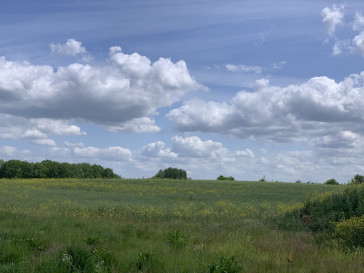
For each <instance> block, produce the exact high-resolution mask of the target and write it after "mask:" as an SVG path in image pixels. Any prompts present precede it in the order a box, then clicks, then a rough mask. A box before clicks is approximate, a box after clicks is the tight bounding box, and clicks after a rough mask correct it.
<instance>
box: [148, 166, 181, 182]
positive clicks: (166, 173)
mask: <svg viewBox="0 0 364 273" xmlns="http://www.w3.org/2000/svg"><path fill="white" fill-rule="evenodd" d="M153 178H162V179H163V178H169V179H187V172H186V171H185V170H182V169H176V168H171V167H169V168H167V169H164V170H159V172H158V173H157V174H156V175H155V176H153Z"/></svg>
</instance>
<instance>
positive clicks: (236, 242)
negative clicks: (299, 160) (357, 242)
mask: <svg viewBox="0 0 364 273" xmlns="http://www.w3.org/2000/svg"><path fill="white" fill-rule="evenodd" d="M341 187H342V186H329V185H319V184H314V185H311V184H310V185H307V184H293V183H264V182H234V181H219V182H218V181H191V180H187V181H186V180H185V181H170V180H154V179H152V180H149V179H145V180H126V179H122V180H121V179H117V180H115V179H112V180H76V179H64V180H0V244H1V248H0V272H223V271H218V268H219V266H220V268H221V267H222V266H223V264H224V265H226V264H229V263H230V265H231V268H232V269H231V271H227V272H364V269H363V268H364V253H363V252H362V251H361V250H360V249H358V250H356V251H352V252H345V251H342V250H341V249H340V248H338V247H335V246H333V245H325V244H317V243H316V241H315V239H314V237H313V236H312V235H311V234H310V233H307V232H292V231H282V230H278V229H276V228H275V225H274V224H273V222H274V221H272V219H274V218H275V217H276V216H277V215H280V214H282V213H284V212H286V211H289V210H292V208H294V207H296V206H299V204H300V203H301V202H302V201H303V200H305V199H306V198H307V197H309V196H312V195H315V194H320V193H324V192H327V191H338V190H340V188H341ZM231 257H235V258H231ZM218 265H219V266H218ZM234 266H235V269H236V271H233V269H234ZM213 268H215V269H213ZM213 270H215V271H213Z"/></svg>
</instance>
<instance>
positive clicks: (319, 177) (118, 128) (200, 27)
mask: <svg viewBox="0 0 364 273" xmlns="http://www.w3.org/2000/svg"><path fill="white" fill-rule="evenodd" d="M0 35H1V40H0V56H1V57H0V158H2V159H5V160H9V159H21V160H27V161H34V162H35V161H41V160H44V159H51V160H57V161H68V162H90V163H97V164H101V165H103V166H105V167H111V168H113V169H114V171H115V172H117V173H119V174H120V175H122V176H123V177H130V178H133V177H150V176H152V175H154V174H155V173H156V172H157V171H158V170H159V169H163V168H167V167H170V166H171V167H178V168H183V169H185V170H187V172H188V175H189V176H190V177H191V178H194V179H215V178H216V177H217V176H219V175H220V174H223V175H226V176H230V175H232V176H234V177H235V178H236V179H239V180H258V179H260V178H262V177H263V176H265V177H266V178H267V179H268V180H273V181H275V180H280V181H296V180H297V179H300V180H302V181H318V182H324V181H326V180H327V179H330V178H335V179H337V180H338V181H339V182H346V181H348V180H349V179H350V178H351V177H353V176H354V175H355V174H356V173H360V174H363V173H364V165H363V162H362V154H363V152H364V138H363V136H364V112H363V111H364V72H362V71H363V62H364V59H363V57H364V4H363V3H362V1H359V0H358V1H350V2H335V1H317V0H315V1H313V0H312V1H311V0H306V1H275V2H274V3H273V2H272V1H267V0H258V1H216V0H210V1H202V0H195V1H189V0H184V1H112V0H107V1H92V0H91V1H81V0H80V1H77V0H76V1H70V0H69V1H25V0H14V1H8V2H6V3H2V4H1V8H0Z"/></svg>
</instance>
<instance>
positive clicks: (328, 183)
mask: <svg viewBox="0 0 364 273" xmlns="http://www.w3.org/2000/svg"><path fill="white" fill-rule="evenodd" d="M324 184H326V185H339V182H337V181H336V180H335V179H334V178H331V179H329V180H327V181H326V182H325V183H324Z"/></svg>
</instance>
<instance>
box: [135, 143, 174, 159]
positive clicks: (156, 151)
mask: <svg viewBox="0 0 364 273" xmlns="http://www.w3.org/2000/svg"><path fill="white" fill-rule="evenodd" d="M164 146H165V144H164V142H162V141H157V142H153V143H149V144H148V145H146V146H144V147H143V148H142V150H141V152H140V154H141V155H143V156H146V157H162V158H176V157H177V154H176V153H174V152H172V151H171V149H168V148H164Z"/></svg>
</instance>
